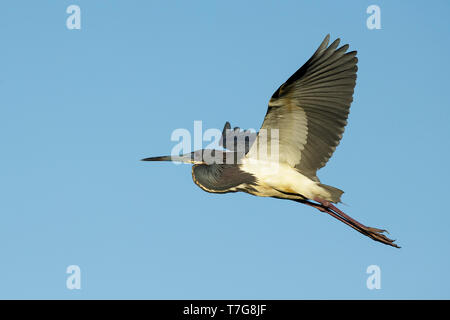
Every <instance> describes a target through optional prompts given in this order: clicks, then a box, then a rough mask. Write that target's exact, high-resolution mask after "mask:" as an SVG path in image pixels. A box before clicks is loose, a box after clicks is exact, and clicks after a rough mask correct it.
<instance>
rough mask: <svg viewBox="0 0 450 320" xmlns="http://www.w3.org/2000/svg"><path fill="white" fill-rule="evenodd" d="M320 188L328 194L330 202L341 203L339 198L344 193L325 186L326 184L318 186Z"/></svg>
mask: <svg viewBox="0 0 450 320" xmlns="http://www.w3.org/2000/svg"><path fill="white" fill-rule="evenodd" d="M319 186H320V187H322V188H324V189H325V190H327V191H328V192H329V193H330V195H331V196H330V200H331V201H332V202H334V203H339V202H341V196H342V194H343V193H344V191H342V190H341V189H338V188H335V187H332V186H329V185H326V184H319Z"/></svg>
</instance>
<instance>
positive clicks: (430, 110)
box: [0, 0, 450, 299]
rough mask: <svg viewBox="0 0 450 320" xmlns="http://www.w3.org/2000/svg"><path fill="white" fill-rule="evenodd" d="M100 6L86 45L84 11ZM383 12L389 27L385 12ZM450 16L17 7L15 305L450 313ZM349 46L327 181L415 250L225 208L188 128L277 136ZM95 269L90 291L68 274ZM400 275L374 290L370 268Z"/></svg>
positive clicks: (8, 156) (353, 9)
mask: <svg viewBox="0 0 450 320" xmlns="http://www.w3.org/2000/svg"><path fill="white" fill-rule="evenodd" d="M71 4H76V5H79V6H80V8H81V30H68V29H67V28H66V19H67V17H68V14H67V13H66V8H67V7H68V6H69V5H71ZM371 4H377V5H379V6H380V8H381V26H382V29H381V30H369V29H368V28H367V27H366V19H367V17H368V14H367V13H366V8H367V7H368V6H369V5H371ZM449 9H450V4H449V2H448V1H443V0H442V1H435V2H433V4H432V5H430V4H429V3H427V2H425V1H415V2H411V1H339V2H338V1H143V0H142V1H92V0H71V1H63V0H60V1H51V0H40V1H31V0H30V1H19V0H15V1H12V0H8V1H2V4H1V5H0V39H1V47H2V50H1V52H0V57H1V61H2V62H1V63H0V142H1V157H0V194H1V196H0V199H1V200H0V214H1V223H0V298H44V299H45V298H60V299H79V298H85V299H91V298H105V299H107V298H137V299H143V298H146V299H156V298H160V299H161V298H162V299H170V298H177V299H183V298H186V299H190V298H193V299H197V298H203V299H225V298H235V299H240V298H245V299H250V298H254V299H304V298H309V299H328V298H339V299H348V298H354V299H391V298H400V299H407V298H446V299H449V298H450V273H449V270H450V256H449V246H450V209H449V206H448V204H447V201H448V198H449V191H450V187H449V186H450V181H449V179H450V174H449V173H450V172H449V167H448V158H449V156H450V149H449V139H450V129H449V123H450V111H449V108H450V93H449V91H450V90H449V80H448V79H449V73H450V64H449V57H450V44H449V39H450V22H449V20H448V12H449ZM327 33H330V34H331V37H332V38H333V39H334V38H336V37H341V38H342V41H343V43H349V44H350V46H351V49H354V50H358V57H359V71H358V80H357V85H356V89H355V95H354V103H353V104H352V108H351V114H350V118H349V124H348V127H347V130H346V132H345V135H344V139H343V141H342V143H341V145H340V146H339V147H338V149H337V151H336V153H335V154H334V156H333V158H332V159H331V160H330V162H329V163H328V165H327V167H326V168H324V169H323V170H321V171H320V172H319V177H320V178H321V180H322V182H324V183H327V184H330V185H334V186H336V187H339V188H342V189H343V190H345V192H346V193H345V195H344V196H343V201H344V202H345V203H346V204H347V205H346V206H343V205H341V207H342V208H344V209H345V210H346V212H347V213H348V214H350V215H351V216H353V217H355V218H358V219H359V220H360V221H362V222H363V223H365V224H367V225H369V226H373V227H383V228H387V229H388V230H389V231H390V232H391V236H392V237H393V238H395V239H397V241H398V243H399V244H400V245H401V246H402V249H400V250H397V249H394V248H391V247H388V246H385V245H382V244H380V243H378V242H374V241H372V240H370V239H369V238H367V237H364V236H362V235H361V234H359V233H357V232H356V231H354V230H353V229H350V228H349V227H347V226H345V225H344V224H342V223H340V222H338V221H336V220H334V219H332V218H331V217H329V216H326V215H324V214H322V213H319V212H318V211H317V212H316V211H315V210H313V209H311V208H309V207H305V206H302V205H300V204H297V203H294V202H290V201H282V200H276V199H266V198H257V197H253V196H250V195H247V194H243V193H240V194H227V195H214V194H209V193H206V192H204V191H202V190H201V189H199V188H198V187H197V186H196V185H194V184H193V182H192V179H191V169H190V166H189V165H183V166H174V165H172V164H170V163H158V164H152V163H144V162H140V161H139V159H141V158H143V157H147V156H153V155H164V154H168V153H170V151H171V149H172V148H173V146H174V145H175V142H173V141H171V140H170V135H171V133H172V131H173V130H175V129H177V128H186V129H188V130H193V123H194V120H202V121H203V127H204V129H207V128H222V126H223V124H224V122H225V121H227V120H228V121H230V122H231V124H232V125H233V126H240V127H242V128H246V127H251V128H258V127H259V126H260V124H261V123H262V120H263V117H264V115H265V112H266V106H267V102H268V99H269V97H270V96H271V94H272V93H273V91H274V90H275V89H276V88H277V87H278V86H279V85H280V84H281V83H283V82H284V81H285V80H286V79H287V78H288V77H289V76H290V75H291V74H292V73H293V72H294V71H295V70H296V69H297V68H298V67H299V66H301V65H302V64H303V63H304V62H305V61H306V59H308V58H309V57H310V55H311V54H312V53H313V52H314V50H315V49H316V48H317V46H318V45H319V44H320V42H321V41H322V39H323V37H324V36H325V35H326V34H327ZM69 265H78V266H80V268H81V286H82V288H81V290H68V289H67V288H66V278H67V276H68V275H67V274H66V268H67V267H68V266H69ZM369 265H378V266H379V267H380V268H381V289H380V290H368V289H367V287H366V279H367V277H368V274H366V268H367V267H368V266H369Z"/></svg>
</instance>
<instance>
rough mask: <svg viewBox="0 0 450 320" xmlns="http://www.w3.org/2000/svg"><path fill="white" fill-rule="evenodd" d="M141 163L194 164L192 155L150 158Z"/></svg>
mask: <svg viewBox="0 0 450 320" xmlns="http://www.w3.org/2000/svg"><path fill="white" fill-rule="evenodd" d="M141 161H173V162H184V163H192V161H193V159H192V157H191V154H190V153H189V154H184V155H182V156H161V157H150V158H145V159H142V160H141Z"/></svg>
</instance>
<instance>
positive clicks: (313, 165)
mask: <svg viewBox="0 0 450 320" xmlns="http://www.w3.org/2000/svg"><path fill="white" fill-rule="evenodd" d="M329 39H330V35H327V36H326V37H325V39H324V40H323V42H322V44H321V45H320V46H319V48H318V49H317V50H316V52H315V53H314V54H313V56H312V57H311V58H310V59H309V60H308V61H307V62H306V63H305V64H304V65H303V66H302V67H301V68H300V69H299V70H297V72H295V73H294V74H293V75H292V76H291V77H290V78H289V79H288V80H287V81H286V82H285V83H284V84H282V85H281V86H280V87H279V88H278V90H277V91H275V93H274V94H273V96H272V98H271V99H270V101H269V107H268V110H267V114H266V116H265V118H264V122H263V125H262V127H261V130H260V133H261V132H262V131H263V129H265V130H264V131H266V132H268V136H269V137H270V131H271V130H273V129H278V138H277V139H275V142H277V143H278V150H279V154H278V159H279V161H281V162H285V163H288V164H289V165H290V166H292V167H295V168H297V169H298V170H299V171H300V172H301V173H303V174H304V175H306V176H308V177H310V178H311V179H314V180H317V177H316V171H317V170H318V169H320V168H322V167H323V166H324V165H325V164H326V163H327V161H328V159H329V158H330V157H331V155H332V154H333V152H334V150H335V149H336V147H337V145H338V144H339V141H340V140H341V138H342V134H343V133H344V128H345V125H346V124H347V117H348V114H349V109H350V104H351V102H352V101H353V90H354V87H355V83H356V71H357V66H356V64H357V62H358V59H357V58H356V51H351V52H348V53H346V51H347V49H348V47H349V46H348V45H347V44H346V45H344V46H342V47H340V48H338V45H339V41H340V39H336V40H335V41H334V42H333V43H332V44H331V45H330V46H328V42H329ZM272 136H273V135H272ZM260 139H261V138H260V136H258V139H257V142H258V143H256V144H254V145H253V147H252V148H251V150H250V155H251V156H254V155H255V154H256V152H257V151H256V150H254V148H256V146H257V145H259V144H260V143H261V141H260ZM273 142H274V140H270V141H269V142H268V144H271V145H273ZM247 156H249V155H247Z"/></svg>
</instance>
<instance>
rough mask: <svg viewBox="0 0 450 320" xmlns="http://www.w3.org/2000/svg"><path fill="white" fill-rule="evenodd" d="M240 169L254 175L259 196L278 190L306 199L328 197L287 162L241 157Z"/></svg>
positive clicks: (326, 193) (268, 194)
mask: <svg viewBox="0 0 450 320" xmlns="http://www.w3.org/2000/svg"><path fill="white" fill-rule="evenodd" d="M241 170H244V171H246V172H248V173H251V174H252V175H254V176H255V177H256V178H257V180H258V185H259V188H257V190H258V193H257V194H256V195H259V196H268V197H272V196H279V195H280V192H278V191H277V190H280V191H282V192H286V193H290V194H298V195H302V196H303V197H306V198H308V199H314V198H315V197H321V198H325V199H326V198H329V196H330V194H329V193H328V192H327V191H326V190H325V189H323V188H322V187H320V186H319V185H318V183H317V182H316V181H313V180H311V179H309V178H308V177H306V176H304V175H302V174H301V173H300V172H298V171H297V170H296V169H294V168H292V167H291V166H289V165H288V164H284V163H279V162H273V161H264V160H257V159H251V158H244V159H242V166H241Z"/></svg>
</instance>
